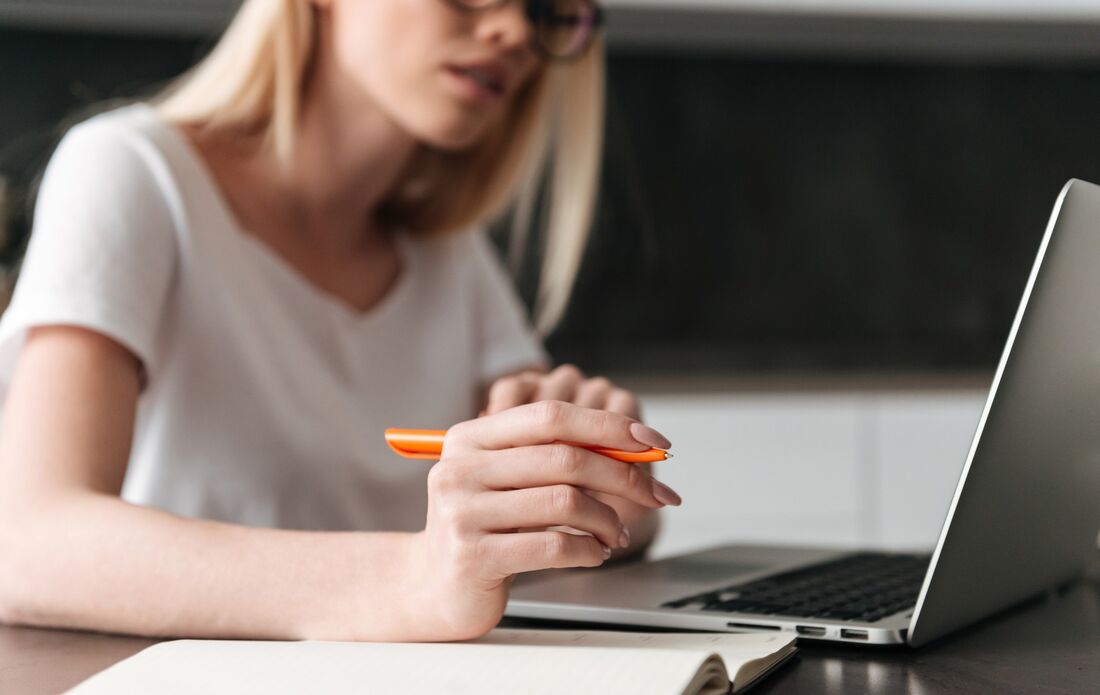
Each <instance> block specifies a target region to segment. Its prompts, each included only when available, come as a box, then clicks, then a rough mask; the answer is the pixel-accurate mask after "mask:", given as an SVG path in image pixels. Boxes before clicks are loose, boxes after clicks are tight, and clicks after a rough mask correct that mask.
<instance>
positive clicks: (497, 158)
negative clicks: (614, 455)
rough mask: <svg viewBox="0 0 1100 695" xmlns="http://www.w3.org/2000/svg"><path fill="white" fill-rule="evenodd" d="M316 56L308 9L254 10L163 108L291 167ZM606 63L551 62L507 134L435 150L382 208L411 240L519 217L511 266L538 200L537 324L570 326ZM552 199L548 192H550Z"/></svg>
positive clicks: (164, 98) (595, 57)
mask: <svg viewBox="0 0 1100 695" xmlns="http://www.w3.org/2000/svg"><path fill="white" fill-rule="evenodd" d="M315 45H316V18H315V11H314V9H313V7H312V5H311V4H310V3H309V2H308V0H245V2H244V4H243V5H242V6H241V9H240V10H239V11H238V13H237V15H236V17H235V18H234V20H233V22H232V23H231V24H230V26H229V28H228V29H227V30H226V32H225V35H224V36H223V37H222V39H221V40H220V41H219V42H218V44H217V45H216V46H215V47H214V49H213V51H212V52H211V53H210V54H209V55H208V56H207V57H206V58H205V59H204V60H203V61H201V62H200V63H199V64H198V65H197V66H195V67H194V68H193V69H192V70H191V71H189V72H188V73H186V74H185V75H183V76H182V77H180V78H179V79H178V80H177V81H176V82H175V83H173V84H172V85H170V86H169V88H168V89H167V90H165V92H163V93H162V94H161V95H160V96H159V97H157V98H156V99H155V100H154V101H155V103H156V105H157V107H158V109H159V111H160V113H162V114H163V115H164V116H165V117H166V118H168V119H169V120H171V121H173V122H177V123H185V124H190V125H193V126H198V127H200V128H201V129H202V130H205V131H208V132H212V133H232V134H246V135H248V136H251V137H254V138H256V139H257V142H259V143H260V144H261V146H263V147H269V148H271V149H272V150H273V151H274V153H275V155H276V157H277V158H278V159H279V160H280V161H284V162H285V161H288V160H289V158H290V157H291V155H292V153H293V149H294V135H295V131H296V128H297V125H298V117H299V114H300V111H301V100H302V95H303V93H304V88H305V80H306V78H307V76H308V72H309V67H310V63H311V61H312V58H313V53H314V50H315ZM603 110H604V55H603V45H602V42H600V41H597V42H595V43H594V44H593V46H592V47H591V48H590V49H589V51H588V53H587V54H585V55H584V56H583V57H581V58H580V59H579V60H577V61H574V62H571V63H565V64H556V63H548V64H547V65H545V66H544V67H543V68H542V69H541V71H540V72H539V73H538V74H537V75H536V77H534V78H532V79H531V80H530V81H529V82H528V84H527V85H525V87H524V88H523V90H522V91H521V93H519V94H517V96H516V98H515V99H514V100H513V103H512V105H511V106H510V110H509V112H508V113H507V114H505V116H504V119H503V122H502V124H501V125H500V127H498V128H496V129H494V130H493V131H492V132H491V133H490V134H489V135H488V136H487V137H486V138H485V139H484V140H483V141H482V142H480V143H479V144H477V145H476V146H474V147H472V148H470V149H468V150H465V151H462V152H442V151H438V150H432V149H430V148H426V147H424V148H421V151H420V152H419V153H418V154H417V155H416V156H415V157H414V158H413V161H412V162H410V165H409V167H408V170H407V171H406V173H405V174H404V175H403V177H402V182H401V184H400V185H398V186H397V187H395V189H394V191H393V192H392V193H391V194H390V195H389V197H388V198H387V199H386V200H384V201H383V202H382V204H381V205H380V206H379V208H378V211H377V212H378V215H379V216H380V219H382V220H384V221H385V222H387V223H389V224H390V225H391V226H393V227H395V228H400V229H403V230H407V231H408V232H410V233H413V234H419V235H428V234H442V233H447V232H452V231H457V230H461V229H466V228H469V227H471V226H473V225H481V224H486V223H489V222H492V221H494V220H497V219H499V218H501V217H502V216H503V215H504V214H505V213H507V212H508V211H509V210H511V211H512V212H513V213H514V215H513V218H512V250H513V260H515V259H516V258H518V257H519V256H518V253H517V252H516V249H520V248H522V247H523V246H525V245H526V244H527V243H528V239H529V235H528V230H529V229H530V227H531V226H532V224H533V223H534V222H535V220H534V217H535V215H534V209H535V207H536V199H537V198H538V197H539V195H540V192H541V193H544V194H545V201H546V204H547V208H546V210H545V211H544V215H545V216H544V218H543V224H544V230H543V231H544V233H545V235H546V240H547V241H546V248H545V252H544V254H543V265H542V272H541V275H540V277H539V291H538V296H537V299H536V311H535V314H536V325H537V327H538V329H539V330H540V331H541V332H542V333H543V334H545V333H548V332H549V331H550V330H551V329H552V328H553V327H554V326H555V325H556V324H557V323H558V321H559V320H560V319H561V316H562V314H563V313H564V310H565V307H566V304H567V302H568V299H569V295H570V292H571V289H572V286H573V281H574V279H575V277H576V274H577V270H578V268H579V266H580V259H581V256H582V254H583V251H584V246H585V243H586V241H587V238H588V229H589V227H590V225H591V222H592V213H593V209H594V206H595V199H596V189H597V184H598V175H599V162H600V149H601V146H602V134H603ZM543 182H545V183H546V184H548V188H546V189H545V190H540V189H542V183H543Z"/></svg>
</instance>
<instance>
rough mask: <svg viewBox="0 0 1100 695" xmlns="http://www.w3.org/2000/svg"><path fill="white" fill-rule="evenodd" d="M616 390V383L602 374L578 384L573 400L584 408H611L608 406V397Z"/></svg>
mask: <svg viewBox="0 0 1100 695" xmlns="http://www.w3.org/2000/svg"><path fill="white" fill-rule="evenodd" d="M614 390H615V385H614V384H612V383H611V381H610V380H608V379H605V378H604V377H602V376H600V377H596V378H595V379H588V380H587V381H585V382H583V383H581V384H580V385H579V386H577V393H576V396H575V397H574V398H573V402H574V403H575V404H577V405H579V406H581V407H582V408H595V409H597V410H609V408H607V397H608V396H610V395H611V392H612V391H614Z"/></svg>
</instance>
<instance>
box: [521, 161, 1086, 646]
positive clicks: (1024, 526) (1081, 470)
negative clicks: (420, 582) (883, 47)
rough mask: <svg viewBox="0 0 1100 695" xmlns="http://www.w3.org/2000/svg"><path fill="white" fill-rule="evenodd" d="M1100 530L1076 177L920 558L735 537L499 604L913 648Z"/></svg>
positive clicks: (526, 610) (984, 610)
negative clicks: (735, 541)
mask: <svg viewBox="0 0 1100 695" xmlns="http://www.w3.org/2000/svg"><path fill="white" fill-rule="evenodd" d="M961 453H962V452H960V454H961ZM700 475H705V472H704V471H700ZM1097 529H1100V187H1097V186H1094V185H1092V184H1088V183H1084V182H1081V181H1070V182H1069V183H1068V184H1067V185H1066V187H1065V189H1064V190H1063V191H1062V194H1061V195H1060V196H1059V198H1058V201H1057V203H1056V204H1055V206H1054V213H1053V215H1052V217H1051V221H1050V224H1049V226H1048V227H1047V230H1046V234H1045V235H1044V237H1043V241H1042V244H1041V246H1040V247H1039V253H1038V256H1037V258H1036V260H1035V265H1034V267H1033V268H1032V271H1031V277H1030V279H1029V280H1028V283H1027V287H1026V289H1025V290H1024V296H1023V300H1022V301H1021V302H1020V308H1019V310H1018V312H1017V314H1016V319H1015V322H1014V323H1013V325H1012V330H1011V332H1010V333H1009V336H1008V342H1007V345H1006V346H1005V350H1004V354H1003V356H1002V357H1001V362H1000V365H999V366H998V368H997V372H996V376H995V377H994V379H993V385H992V387H991V388H990V391H989V398H988V400H987V401H986V405H985V409H984V410H983V412H982V417H981V420H980V421H979V423H978V429H977V432H976V434H975V435H974V441H973V443H972V445H971V447H970V452H969V454H968V455H967V457H966V465H965V466H964V467H963V471H962V475H961V477H960V479H959V484H958V487H957V488H956V490H955V496H954V499H952V501H951V507H950V509H949V510H948V513H947V520H946V521H945V522H944V525H943V530H942V531H941V533H940V538H939V541H938V542H937V543H936V547H935V550H934V551H933V552H932V553H931V554H930V555H910V554H890V553H873V552H866V553H864V552H859V553H853V552H838V551H836V550H824V549H813V548H789V547H765V546H749V545H729V546H723V547H718V548H714V549H711V550H706V551H702V552H697V553H694V554H690V555H683V556H679V557H673V558H669V559H666V560H661V561H657V562H643V563H633V564H626V565H623V566H621V567H608V568H605V569H600V570H569V571H556V572H553V573H547V574H541V575H535V576H533V577H532V578H531V580H529V581H526V582H525V581H517V582H516V584H515V585H514V587H513V591H512V594H511V599H510V600H509V602H508V608H507V611H506V615H508V616H512V617H520V618H540V619H553V620H568V621H582V622H586V623H602V624H609V625H636V626H648V627H668V628H677V629H684V630H709V631H730V632H739V631H768V630H777V631H784V632H793V633H797V634H798V635H799V636H800V637H803V638H808V639H820V640H838V641H843V642H855V643H860V644H900V643H908V644H910V645H912V646H920V645H923V644H926V643H928V642H930V641H931V640H934V639H936V638H937V637H939V636H941V635H943V634H945V633H947V632H949V631H951V630H954V629H955V628H958V627H961V626H963V625H966V624H968V623H972V622H974V621H976V620H979V619H980V618H983V617H985V616H988V615H991V614H993V613H995V612H997V611H1000V610H1002V609H1005V608H1007V607H1009V606H1012V605H1013V604H1017V603H1019V602H1021V601H1023V600H1025V599H1027V598H1029V597H1031V596H1034V595H1036V594H1040V593H1043V592H1046V591H1050V590H1054V589H1056V588H1057V587H1059V586H1060V585H1063V584H1065V583H1067V582H1070V581H1072V580H1073V579H1075V578H1076V577H1077V576H1079V574H1080V573H1081V571H1082V569H1083V567H1084V565H1085V564H1086V562H1087V561H1088V559H1089V557H1090V555H1091V554H1093V553H1095V552H1096V544H1097Z"/></svg>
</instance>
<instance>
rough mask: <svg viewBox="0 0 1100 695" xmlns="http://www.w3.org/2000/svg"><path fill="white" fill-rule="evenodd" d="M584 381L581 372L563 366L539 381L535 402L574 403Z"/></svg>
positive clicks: (571, 367) (568, 366)
mask: <svg viewBox="0 0 1100 695" xmlns="http://www.w3.org/2000/svg"><path fill="white" fill-rule="evenodd" d="M583 381H584V374H582V373H581V370H579V369H577V368H576V367H574V366H573V365H571V364H563V365H562V366H560V367H558V368H557V369H555V370H554V371H552V372H550V373H549V374H547V375H546V376H544V377H542V379H540V380H539V386H538V391H536V392H535V398H534V400H537V401H565V402H566V403H570V402H573V396H574V395H575V394H576V393H577V388H578V387H579V386H580V385H581V383H582V382H583Z"/></svg>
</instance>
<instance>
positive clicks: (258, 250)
mask: <svg viewBox="0 0 1100 695" xmlns="http://www.w3.org/2000/svg"><path fill="white" fill-rule="evenodd" d="M137 106H139V107H140V108H142V110H144V111H145V112H146V114H147V116H148V117H149V118H151V119H152V120H153V121H155V122H156V124H157V126H158V127H159V128H161V129H163V130H164V131H165V132H166V133H167V134H168V136H169V137H170V138H171V140H172V141H173V143H174V144H175V145H176V146H177V148H178V149H179V150H180V153H181V155H182V157H183V159H184V162H185V164H186V165H187V166H189V167H191V168H192V169H193V170H194V172H195V178H196V180H198V181H199V182H200V183H201V185H202V187H203V188H204V189H205V191H204V193H205V194H206V197H208V198H209V199H210V200H211V201H212V203H213V207H214V209H215V211H216V213H217V215H218V216H219V217H221V218H222V221H223V222H224V223H225V225H226V227H227V228H228V229H229V230H230V231H231V232H232V233H231V234H228V235H227V236H229V237H231V238H232V243H233V244H234V245H235V246H237V247H238V248H240V249H242V250H244V251H245V253H248V254H250V255H251V256H252V257H253V258H256V259H258V262H259V263H261V264H263V265H265V266H267V267H268V268H270V269H271V270H272V272H274V273H275V274H276V275H279V276H280V277H281V278H282V280H283V281H284V282H285V283H286V284H288V285H290V286H291V287H294V288H295V291H296V292H299V293H300V294H303V295H305V296H307V297H309V298H310V301H312V302H313V303H316V304H318V305H320V306H322V307H325V309H326V310H327V311H331V312H333V313H335V314H337V315H338V316H339V317H340V318H341V319H342V320H344V321H345V322H348V323H352V324H356V325H361V326H367V325H373V324H375V323H377V322H379V321H382V320H383V318H384V317H385V316H387V315H389V314H390V313H392V312H393V311H394V307H395V306H397V305H399V304H400V303H401V299H402V297H403V296H404V295H406V294H408V293H409V292H410V290H411V285H412V277H413V274H414V273H413V266H414V265H415V264H416V249H415V248H414V245H413V244H412V243H411V242H410V240H409V239H407V238H406V237H405V235H404V234H401V233H397V234H395V235H394V236H393V239H394V244H395V245H396V247H397V253H398V258H399V263H400V266H401V270H400V272H399V273H398V276H397V280H396V281H395V282H394V283H393V285H392V286H391V287H390V288H389V290H388V291H387V292H386V294H385V295H384V296H383V297H382V298H381V299H380V300H379V301H378V302H376V303H375V305H374V306H372V307H371V308H369V309H366V310H363V309H359V308H358V307H356V306H354V305H352V304H351V303H349V302H348V301H347V300H345V299H344V298H342V297H339V296H337V295H334V294H332V293H331V292H328V291H327V290H324V289H322V288H321V287H318V286H317V285H316V284H315V283H314V282H313V281H311V280H310V279H309V278H307V277H306V276H305V275H303V274H302V272H301V271H300V270H298V269H297V268H296V267H294V266H293V265H292V264H291V263H290V262H289V261H288V260H287V259H285V258H283V256H282V255H280V254H279V252H278V251H276V250H275V249H273V248H271V247H270V246H268V244H266V243H265V242H264V241H263V239H261V238H259V237H257V236H256V235H255V234H252V233H250V232H249V231H248V230H247V229H246V228H245V227H244V225H242V224H241V223H240V220H239V219H238V218H237V216H236V214H235V213H234V212H233V210H232V208H231V207H230V205H229V201H228V199H227V198H226V197H225V193H224V192H223V191H222V189H221V187H220V186H219V185H218V182H217V179H216V178H215V177H214V173H213V172H212V171H211V170H210V167H209V166H207V164H206V162H205V160H203V159H202V157H201V155H199V153H198V151H197V150H196V149H195V147H194V145H192V144H191V141H190V140H188V139H187V136H186V135H184V133H183V132H181V131H180V130H179V128H178V127H176V126H175V125H173V124H171V123H169V122H167V121H166V120H164V118H162V117H161V115H160V114H159V113H157V111H156V109H155V108H154V107H153V106H151V105H149V104H145V103H142V104H137Z"/></svg>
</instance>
